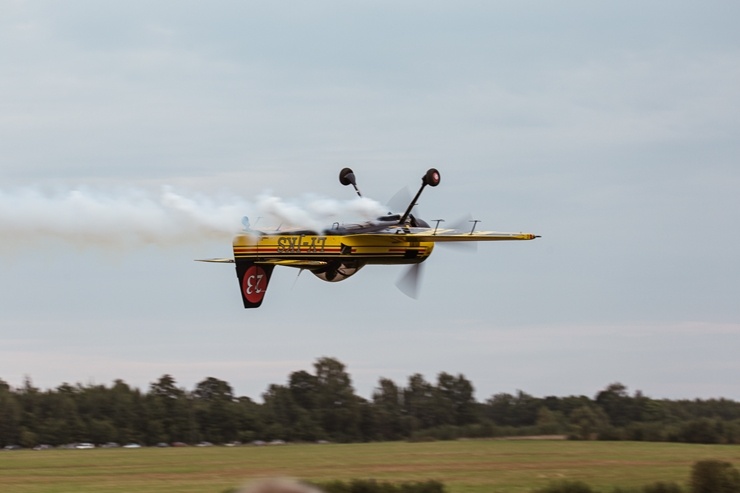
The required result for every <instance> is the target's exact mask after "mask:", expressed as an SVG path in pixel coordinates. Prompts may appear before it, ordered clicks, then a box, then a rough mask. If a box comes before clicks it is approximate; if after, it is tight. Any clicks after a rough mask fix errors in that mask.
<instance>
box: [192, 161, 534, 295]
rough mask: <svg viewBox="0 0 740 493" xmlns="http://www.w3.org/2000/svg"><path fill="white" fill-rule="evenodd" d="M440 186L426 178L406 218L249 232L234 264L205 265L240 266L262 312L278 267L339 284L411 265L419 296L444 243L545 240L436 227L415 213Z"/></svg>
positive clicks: (237, 246)
mask: <svg viewBox="0 0 740 493" xmlns="http://www.w3.org/2000/svg"><path fill="white" fill-rule="evenodd" d="M339 181H340V183H341V184H342V185H345V186H346V185H352V186H353V187H354V189H355V191H356V192H357V195H359V196H360V197H362V194H361V193H360V190H359V189H358V188H357V182H356V179H355V174H354V173H353V172H352V170H351V169H350V168H344V169H343V170H342V171H341V172H340V173H339ZM439 182H440V174H439V171H437V170H436V169H434V168H432V169H430V170H428V171H427V172H426V174H425V175H424V176H423V177H422V178H421V188H419V191H418V192H417V193H416V196H415V197H414V198H413V200H412V201H411V203H410V204H409V205H408V207H407V208H406V211H405V212H404V213H403V214H392V213H389V214H388V215H387V216H381V217H379V218H377V219H376V220H374V221H368V222H364V223H361V224H347V225H340V224H339V223H334V225H333V226H331V227H330V228H327V229H325V230H323V231H313V230H284V231H280V230H279V231H270V232H266V231H256V230H252V229H250V228H249V227H248V223H247V221H245V231H243V232H241V233H239V234H237V235H236V236H235V237H234V241H233V246H234V258H233V259H209V260H203V261H204V262H225V263H234V264H236V275H237V277H238V278H239V288H240V290H241V295H242V300H243V302H244V308H257V307H259V306H260V305H261V304H262V300H263V298H264V296H265V292H266V291H267V285H268V283H269V282H270V276H271V275H272V271H273V269H274V268H275V266H276V265H284V266H286V267H295V268H298V269H302V270H303V269H305V270H308V271H310V272H312V273H313V274H314V275H315V276H316V277H318V278H319V279H321V280H323V281H328V282H338V281H343V280H345V279H347V278H348V277H350V276H352V275H353V274H355V273H356V272H357V271H358V270H360V269H361V268H362V267H364V266H365V265H372V264H382V265H397V264H411V269H410V270H409V271H408V273H407V274H406V275H404V277H403V278H402V279H401V281H400V282H399V284H398V286H399V288H400V289H401V290H402V291H403V292H404V293H406V294H407V295H409V296H411V297H416V290H417V284H418V280H419V268H420V266H421V263H422V262H424V261H425V260H426V259H427V258H428V257H429V255H431V253H432V250H433V249H434V244H435V243H438V242H471V241H511V240H533V239H535V238H539V236H536V235H533V234H530V233H500V232H495V231H476V230H475V228H476V225H477V223H478V222H479V221H471V222H472V223H473V226H472V228H471V229H470V230H469V231H460V230H457V229H444V228H440V227H439V223H440V222H442V220H438V221H437V224H436V226H435V227H430V226H429V224H428V223H426V222H425V221H423V220H422V219H420V218H418V217H415V216H414V214H412V211H413V208H414V206H415V205H416V201H417V200H418V199H419V197H420V196H421V192H422V191H423V190H424V188H425V187H426V186H427V185H429V186H431V187H436V186H437V185H439Z"/></svg>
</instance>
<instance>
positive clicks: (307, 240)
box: [277, 235, 326, 253]
mask: <svg viewBox="0 0 740 493" xmlns="http://www.w3.org/2000/svg"><path fill="white" fill-rule="evenodd" d="M325 245H326V236H306V235H300V236H281V237H279V238H278V240H277V253H323V252H324V246H325Z"/></svg>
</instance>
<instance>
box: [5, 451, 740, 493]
mask: <svg viewBox="0 0 740 493" xmlns="http://www.w3.org/2000/svg"><path fill="white" fill-rule="evenodd" d="M702 459H721V460H726V461H729V462H732V463H733V464H735V465H736V466H740V447H738V446H727V445H688V444H667V443H636V442H570V441H547V440H480V441H478V440H470V441H457V442H432V443H405V442H397V443H371V444H351V445H339V444H328V445H284V446H268V447H252V446H244V447H234V448H228V447H208V448H198V447H188V448H170V449H155V448H151V449H132V450H124V449H98V450H47V451H31V450H22V451H9V452H0V492H2V493H61V492H65V493H67V492H75V493H85V492H95V493H114V492H115V493H122V492H134V491H136V492H138V491H142V492H152V493H160V492H173V493H174V492H178V493H189V492H193V493H195V492H198V493H221V492H223V491H224V490H225V489H227V488H230V487H234V486H238V485H241V484H244V483H246V482H248V481H249V480H250V479H256V478H264V477H286V476H287V477H294V478H300V479H307V480H313V481H329V480H334V479H340V480H348V479H355V478H357V479H377V480H380V481H420V480H427V479H436V480H439V481H442V482H444V483H445V484H446V485H447V487H448V491H450V492H451V493H483V492H486V493H525V492H527V493H528V492H530V491H531V490H532V489H533V488H536V487H540V486H543V485H545V484H547V483H548V482H550V481H553V480H559V479H570V480H582V481H585V482H587V483H589V484H590V485H592V486H594V487H598V488H603V489H604V490H605V491H608V490H610V489H611V487H612V486H616V485H619V486H639V485H643V484H647V483H651V482H654V481H675V482H678V483H681V484H684V483H685V482H686V480H687V478H688V475H689V471H690V469H691V466H692V464H693V463H694V462H696V461H697V460H702Z"/></svg>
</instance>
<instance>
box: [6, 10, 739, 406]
mask: <svg viewBox="0 0 740 493" xmlns="http://www.w3.org/2000/svg"><path fill="white" fill-rule="evenodd" d="M739 18H740V4H738V3H737V2H736V1H709V2H697V1H676V0H672V1H653V2H644V1H640V2H637V1H625V2H617V3H605V2H592V1H586V0H583V1H575V0H572V1H571V0H565V1H561V2H545V1H528V0H516V1H514V0H511V1H458V2H430V1H423V2H422V1H409V2H397V1H395V2H384V1H372V2H369V1H357V2H340V1H312V2H299V1H295V2H267V1H264V2H250V1H233V2H225V1H215V2H208V3H203V2H194V1H170V2H164V1H163V2H149V1H146V2H145V1H133V0H129V1H125V2H123V1H111V2H99V1H94V0H90V1H75V0H73V1H68V2H62V3H60V2H53V1H34V2H28V1H21V0H0V238H1V239H2V246H0V378H2V379H3V380H5V381H7V382H8V383H10V384H11V385H20V384H21V383H22V381H23V379H24V376H29V377H31V379H32V380H33V382H34V384H35V385H36V386H38V387H41V388H54V387H56V386H58V385H60V384H61V383H62V382H69V383H78V382H80V383H83V384H87V383H102V384H110V383H111V382H112V381H113V380H114V379H117V378H121V379H123V380H125V381H126V382H128V383H129V384H132V385H135V386H138V387H141V388H142V389H146V388H148V385H149V383H150V382H153V381H155V380H157V379H158V378H159V377H160V376H161V375H163V374H165V373H168V374H171V375H173V376H174V377H175V379H176V381H177V382H178V384H179V385H180V386H182V387H186V388H193V387H194V385H195V384H196V383H197V382H199V381H201V380H203V379H204V378H206V377H209V376H213V377H216V378H220V379H223V380H226V381H227V382H229V383H231V384H232V386H233V387H234V389H235V391H236V393H237V394H239V395H247V396H250V397H252V398H255V399H259V398H260V394H261V393H262V392H263V391H265V390H266V388H267V386H268V385H269V384H272V383H285V382H286V381H287V378H288V375H289V373H290V372H292V371H297V370H302V369H305V370H309V371H311V370H312V369H313V367H312V365H313V362H314V361H315V360H316V359H317V358H319V357H322V356H332V357H335V358H338V359H339V360H340V361H342V362H343V363H345V364H346V365H347V370H348V372H349V373H350V375H351V376H352V378H353V382H354V385H355V388H356V390H357V393H358V394H359V395H362V396H364V397H370V396H371V393H372V390H373V388H374V387H375V386H376V384H377V382H378V379H379V378H380V377H387V378H391V379H393V380H395V381H396V382H397V383H398V384H401V385H403V384H405V383H406V381H407V378H408V376H410V375H411V374H413V373H417V372H418V373H422V374H423V375H424V376H425V377H426V378H427V380H429V381H432V382H434V381H436V377H437V374H438V373H439V372H442V371H446V372H448V373H453V374H458V373H462V374H464V375H465V376H466V377H467V378H468V379H469V380H471V381H472V382H473V384H474V386H475V388H476V397H477V398H478V399H479V400H485V399H486V398H488V397H490V396H491V395H492V394H495V393H499V392H515V391H516V390H517V389H521V390H524V391H526V392H529V393H531V394H534V395H537V396H545V395H571V394H579V395H580V394H585V395H591V396H592V395H594V394H595V393H597V392H598V391H599V390H601V389H603V388H604V387H606V385H608V384H609V383H612V382H617V381H618V382H622V383H623V384H625V385H626V386H627V387H628V390H629V391H630V392H634V391H635V390H638V389H640V390H642V391H643V392H644V393H646V394H647V395H649V396H652V397H656V398H658V397H668V398H694V397H700V398H709V397H727V398H732V399H740V380H738V374H740V357H738V356H739V355H740V349H739V348H740V253H738V252H740V230H739V228H738V226H740V89H738V88H740V31H739V30H738V29H737V19H739ZM345 166H351V167H352V168H353V169H354V170H355V173H356V175H357V178H358V180H359V186H360V189H361V190H362V191H363V193H364V194H365V195H366V196H369V197H372V198H373V199H375V200H377V202H378V203H381V204H384V203H386V202H387V200H388V199H389V198H390V197H391V196H393V195H394V194H395V193H396V192H397V191H398V190H399V189H400V188H402V187H404V186H408V187H409V188H411V189H412V190H414V189H415V188H416V187H417V186H418V184H419V182H420V178H421V176H422V175H423V174H424V172H425V171H426V169H427V168H429V167H436V168H438V169H439V170H440V172H441V175H442V183H441V185H440V186H439V187H437V188H433V189H427V190H426V191H425V193H424V195H423V196H422V198H421V200H420V204H419V210H420V213H421V215H423V216H424V217H425V218H427V219H436V218H447V219H448V221H452V220H453V219H455V218H457V217H460V216H462V215H464V214H466V213H471V214H473V216H474V217H475V218H476V219H480V220H481V221H482V223H481V227H483V228H485V229H493V230H499V231H524V232H532V233H536V234H539V235H542V238H540V239H537V240H535V241H531V242H512V243H491V244H482V245H480V246H479V248H478V250H477V252H476V253H466V252H459V251H455V250H449V249H443V248H442V247H438V248H437V249H435V251H434V253H433V255H432V257H431V258H430V259H429V260H428V261H427V262H426V263H425V278H424V285H423V287H422V291H421V295H420V298H419V299H418V300H412V299H410V298H407V297H406V296H404V295H403V294H402V293H401V292H400V291H398V289H397V288H396V287H395V285H394V283H395V281H396V279H397V278H398V276H399V275H400V274H401V273H402V272H403V268H399V267H386V266H380V267H374V266H371V267H367V268H365V269H363V270H362V271H361V272H360V273H358V274H357V275H356V276H354V277H352V278H351V279H348V280H347V281H344V282H341V283H324V282H322V281H320V280H319V279H316V278H314V277H313V276H311V275H310V274H309V273H304V274H303V275H301V276H300V277H297V271H296V270H293V269H287V268H278V269H276V271H275V273H274V275H273V278H272V281H271V284H270V289H269V291H268V293H267V296H266V298H265V302H264V303H263V305H262V307H261V308H260V309H257V310H244V309H243V308H242V304H241V298H240V295H239V290H238V286H237V281H236V276H235V274H234V270H233V267H232V266H228V265H216V264H202V263H196V262H193V259H196V258H209V257H222V256H229V255H230V253H231V239H230V235H231V231H232V230H237V229H238V228H239V226H240V225H239V220H240V218H241V216H242V215H244V214H247V215H253V217H254V214H259V211H260V209H259V207H258V204H259V202H260V197H263V198H264V197H266V196H270V197H280V198H281V199H282V200H283V201H284V202H285V203H286V204H292V205H293V206H295V207H302V208H307V207H309V205H310V204H313V203H315V201H316V200H318V199H319V198H326V199H333V200H334V201H335V202H333V207H335V208H336V210H337V211H339V212H340V213H342V214H344V213H346V211H347V209H349V208H350V207H351V205H352V204H351V201H352V200H353V197H354V195H353V194H354V192H353V191H352V190H350V189H347V188H344V187H342V186H341V185H340V184H339V182H338V179H337V175H338V172H339V170H340V169H341V168H342V167H345ZM342 219H344V217H342ZM253 222H254V220H253Z"/></svg>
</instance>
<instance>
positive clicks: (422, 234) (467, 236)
mask: <svg viewBox="0 0 740 493" xmlns="http://www.w3.org/2000/svg"><path fill="white" fill-rule="evenodd" d="M394 236H396V237H398V238H400V239H403V240H404V241H433V242H455V241H518V240H534V239H535V238H539V236H538V235H534V234H532V233H503V232H499V231H474V232H462V231H459V230H452V229H437V230H436V231H435V230H434V229H432V228H429V229H427V228H424V229H423V230H421V231H420V230H414V229H412V230H410V231H409V232H408V233H400V234H398V233H396V234H394Z"/></svg>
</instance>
